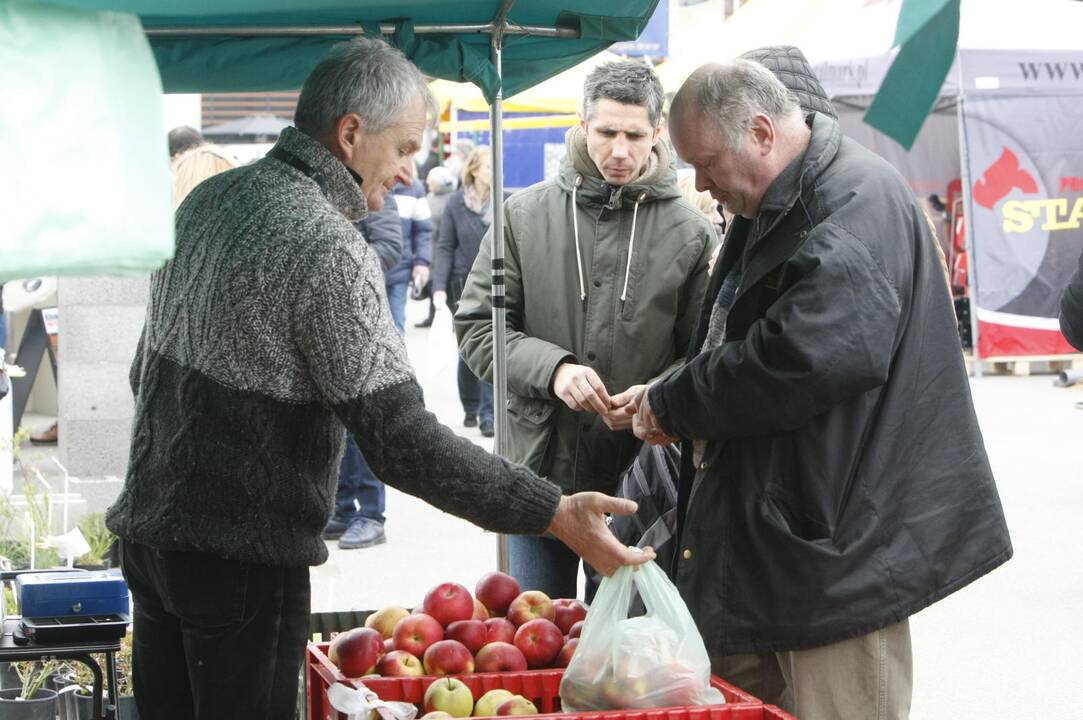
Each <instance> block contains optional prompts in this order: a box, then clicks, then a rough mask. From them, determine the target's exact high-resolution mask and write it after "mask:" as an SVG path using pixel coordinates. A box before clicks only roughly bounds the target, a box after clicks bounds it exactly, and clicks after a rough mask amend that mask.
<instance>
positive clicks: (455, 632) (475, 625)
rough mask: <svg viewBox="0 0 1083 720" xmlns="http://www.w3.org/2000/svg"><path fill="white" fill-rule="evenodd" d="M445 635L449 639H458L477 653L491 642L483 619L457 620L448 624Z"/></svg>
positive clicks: (472, 651)
mask: <svg viewBox="0 0 1083 720" xmlns="http://www.w3.org/2000/svg"><path fill="white" fill-rule="evenodd" d="M444 637H446V638H447V639H448V640H458V641H459V642H461V643H462V644H463V645H465V646H466V649H467V650H469V651H470V652H471V653H476V652H477V651H478V650H481V648H482V647H484V645H485V643H487V642H489V638H488V632H486V630H485V623H483V622H482V621H481V620H456V621H455V622H453V623H451V624H450V625H448V626H447V630H446V631H445V632H444Z"/></svg>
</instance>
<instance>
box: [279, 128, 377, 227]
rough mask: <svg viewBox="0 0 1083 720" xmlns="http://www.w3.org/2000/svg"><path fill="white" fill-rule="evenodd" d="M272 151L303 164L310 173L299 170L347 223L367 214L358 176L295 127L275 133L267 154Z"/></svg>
mask: <svg viewBox="0 0 1083 720" xmlns="http://www.w3.org/2000/svg"><path fill="white" fill-rule="evenodd" d="M275 151H280V152H284V153H287V154H288V155H291V156H293V157H294V158H296V159H297V160H300V161H301V164H303V165H307V166H308V168H309V169H310V170H311V172H307V171H305V170H301V172H303V173H304V174H305V175H308V176H309V177H310V178H312V180H314V181H315V182H316V183H317V184H318V185H319V186H320V189H321V190H322V191H323V194H324V196H326V197H327V200H328V202H330V203H331V204H332V205H334V206H335V209H336V210H338V211H339V212H340V213H342V214H343V215H345V216H346V218H347V219H349V221H350V222H357V221H358V220H361V219H362V218H364V217H365V216H366V215H367V214H368V203H366V202H365V195H364V193H362V192H361V176H360V175H358V174H357V173H355V172H354V171H353V170H351V169H350V168H348V167H346V165H345V164H344V163H343V162H342V161H341V160H339V159H338V158H337V157H335V156H334V155H332V154H331V151H330V150H328V149H327V148H326V147H324V145H323V143H321V142H319V141H318V140H316V139H315V138H312V137H311V136H309V135H306V134H305V133H303V132H301V131H300V130H298V129H297V128H292V127H288V128H286V129H285V130H283V131H282V134H281V135H279V136H278V142H276V143H275V146H274V148H273V149H272V151H271V153H274V152H275ZM298 169H300V168H298Z"/></svg>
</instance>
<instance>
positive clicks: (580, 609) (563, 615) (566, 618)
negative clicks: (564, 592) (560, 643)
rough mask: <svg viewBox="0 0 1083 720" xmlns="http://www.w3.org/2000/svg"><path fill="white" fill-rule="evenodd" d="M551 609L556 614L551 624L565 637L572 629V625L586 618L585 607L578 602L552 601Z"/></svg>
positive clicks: (566, 600)
mask: <svg viewBox="0 0 1083 720" xmlns="http://www.w3.org/2000/svg"><path fill="white" fill-rule="evenodd" d="M553 608H554V612H555V614H556V618H554V620H553V622H555V623H556V624H557V627H558V628H560V631H561V632H562V633H564V634H565V635H567V634H568V632H569V631H570V630H571V629H572V625H575V624H576V623H577V622H579V621H581V620H586V618H587V606H586V605H584V604H583V603H581V602H579V601H578V600H568V599H562V600H554V601H553Z"/></svg>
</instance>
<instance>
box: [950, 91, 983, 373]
mask: <svg viewBox="0 0 1083 720" xmlns="http://www.w3.org/2000/svg"><path fill="white" fill-rule="evenodd" d="M965 100H966V99H965V98H964V97H963V96H962V94H960V95H959V102H958V104H957V105H956V106H955V112H956V117H957V118H958V120H957V122H958V126H959V156H960V163H959V165H960V170H961V172H960V177H961V179H962V185H963V223H964V227H965V228H966V296H967V298H969V299H970V341H971V342H972V343H973V345H974V350H973V352H974V362H973V363H972V364H971V373H972V374H973V376H974V377H979V378H980V377H981V376H982V359H981V354H980V353H979V352H978V291H977V286H976V281H977V277H976V271H977V266H978V263H977V260H975V258H974V225H973V224H972V223H971V222H970V153H969V151H968V148H967V144H966V127H965V126H964V125H963V122H964V120H963V115H964V112H963V103H964V102H965ZM952 230H953V231H954V228H952Z"/></svg>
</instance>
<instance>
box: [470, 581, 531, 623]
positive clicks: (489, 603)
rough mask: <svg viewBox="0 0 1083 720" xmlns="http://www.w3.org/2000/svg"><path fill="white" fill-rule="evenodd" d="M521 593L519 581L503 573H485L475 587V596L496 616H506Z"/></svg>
mask: <svg viewBox="0 0 1083 720" xmlns="http://www.w3.org/2000/svg"><path fill="white" fill-rule="evenodd" d="M520 592H521V589H520V588H519V581H518V580H516V579H515V578H513V577H512V576H511V575H508V574H507V573H502V572H491V573H485V574H484V575H482V576H481V579H480V580H478V584H477V585H475V586H474V594H475V595H476V596H477V598H478V600H480V601H481V602H482V603H483V604H484V605H485V607H487V608H488V609H489V612H491V613H492V614H493V615H494V616H495V615H506V614H507V613H508V606H510V605H511V603H512V601H513V600H515V598H517V597H519V593H520Z"/></svg>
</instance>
